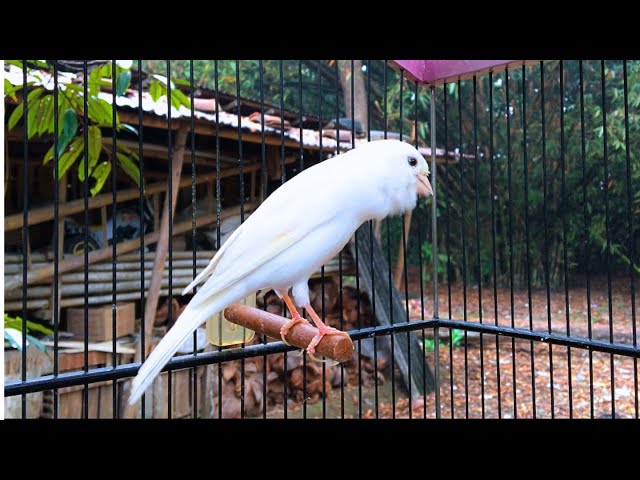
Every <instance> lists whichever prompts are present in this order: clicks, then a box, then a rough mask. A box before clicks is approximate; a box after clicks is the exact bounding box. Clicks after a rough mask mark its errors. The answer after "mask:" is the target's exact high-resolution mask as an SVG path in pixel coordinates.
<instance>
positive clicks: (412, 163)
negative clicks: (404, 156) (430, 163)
mask: <svg viewBox="0 0 640 480" xmlns="http://www.w3.org/2000/svg"><path fill="white" fill-rule="evenodd" d="M409 165H411V166H412V167H415V166H416V165H418V160H416V159H415V158H413V157H411V158H409Z"/></svg>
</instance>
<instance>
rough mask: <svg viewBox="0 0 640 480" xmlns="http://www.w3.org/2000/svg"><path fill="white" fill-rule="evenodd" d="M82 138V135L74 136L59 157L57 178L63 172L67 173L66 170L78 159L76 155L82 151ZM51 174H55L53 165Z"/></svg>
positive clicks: (60, 176)
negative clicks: (67, 148) (67, 147)
mask: <svg viewBox="0 0 640 480" xmlns="http://www.w3.org/2000/svg"><path fill="white" fill-rule="evenodd" d="M82 140H83V139H82V137H78V138H76V139H75V140H74V141H73V142H72V143H71V145H70V146H69V150H68V151H67V152H65V153H64V155H62V157H60V160H59V161H58V171H59V173H58V178H62V177H63V176H64V174H65V173H67V170H69V168H71V166H72V165H73V164H74V163H75V161H76V160H77V159H78V156H79V155H80V154H81V153H82V152H83V151H84V143H83V142H82ZM53 174H54V175H55V167H54V172H53Z"/></svg>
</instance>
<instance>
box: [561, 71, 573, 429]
mask: <svg viewBox="0 0 640 480" xmlns="http://www.w3.org/2000/svg"><path fill="white" fill-rule="evenodd" d="M564 140H565V137H564V62H563V61H562V60H560V174H561V178H560V181H561V185H560V188H561V192H560V196H561V198H562V207H561V212H562V213H561V215H562V254H563V257H562V263H563V265H562V271H563V274H564V280H563V283H564V299H565V309H564V314H565V320H566V332H567V336H570V335H571V320H570V318H571V317H570V313H569V312H570V308H569V307H570V304H569V273H568V265H569V256H568V253H567V204H568V200H567V182H566V169H565V167H566V165H565V157H564V151H565V142H564ZM567 383H568V386H569V418H573V385H572V383H573V379H572V376H571V347H567Z"/></svg>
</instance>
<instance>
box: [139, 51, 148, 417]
mask: <svg viewBox="0 0 640 480" xmlns="http://www.w3.org/2000/svg"><path fill="white" fill-rule="evenodd" d="M143 115H144V110H143V109H142V60H138V158H139V159H140V185H139V187H140V204H139V208H140V318H142V319H144V318H145V317H144V313H145V310H144V309H145V303H146V302H145V294H146V288H145V286H144V271H145V266H144V235H143V233H146V232H145V231H144V223H143V222H144V215H143V212H144V201H145V198H144V139H143ZM144 331H145V327H144V321H143V322H141V324H140V356H141V359H142V362H144V360H145V347H146V338H145V333H144ZM145 402H146V394H144V393H143V394H142V399H141V400H140V410H141V413H140V416H141V417H142V418H145V407H146V405H145Z"/></svg>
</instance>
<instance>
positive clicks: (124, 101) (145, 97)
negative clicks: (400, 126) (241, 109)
mask: <svg viewBox="0 0 640 480" xmlns="http://www.w3.org/2000/svg"><path fill="white" fill-rule="evenodd" d="M4 75H5V78H6V79H7V80H8V81H9V82H10V83H11V84H12V85H16V86H18V85H22V82H23V78H22V69H20V68H18V67H16V66H14V65H9V69H8V70H6V69H5V72H4ZM76 78H77V75H76V74H74V73H69V72H58V86H59V88H60V89H62V90H64V89H65V88H66V85H67V84H69V83H72V82H73V81H74V80H75V79H76ZM27 82H33V84H34V85H41V86H43V87H44V88H46V89H47V90H53V88H54V81H53V75H52V74H50V73H49V72H46V71H41V70H30V71H29V72H28V74H27ZM138 95H139V92H138V91H137V90H135V89H129V90H127V92H126V94H125V95H120V96H116V105H117V107H121V108H130V109H133V110H138V108H139V104H140V100H139V97H138ZM98 97H99V98H101V99H103V100H105V101H106V102H108V103H109V104H112V103H113V95H112V94H111V93H107V92H100V93H99V94H98ZM142 110H143V111H144V112H146V113H151V114H153V115H156V116H158V117H164V118H167V117H168V112H169V105H168V104H167V98H166V96H162V97H160V98H159V99H158V100H155V101H154V100H153V98H151V95H150V94H149V93H148V92H143V93H142ZM217 115H218V122H219V124H220V125H224V126H228V127H231V128H236V129H237V128H238V120H239V121H240V126H241V128H242V130H246V131H251V132H261V131H262V125H261V123H260V122H254V121H252V120H251V119H250V118H249V117H248V116H238V115H237V114H232V113H227V112H225V111H222V110H220V112H218V114H217ZM194 117H195V118H196V119H198V120H202V121H207V122H212V123H215V122H216V113H215V112H213V113H211V112H204V111H202V110H196V109H194ZM171 118H174V119H177V118H191V109H190V108H187V107H185V106H184V105H181V106H180V108H175V107H174V106H171ZM258 118H259V117H258ZM264 130H265V133H266V134H267V135H270V136H276V137H280V135H281V133H280V132H281V131H280V129H277V128H273V127H270V126H269V125H265V126H264ZM283 135H284V137H285V138H289V139H291V140H293V141H295V142H298V143H300V140H301V139H300V128H298V127H291V128H289V129H285V131H284V132H283ZM388 136H389V137H392V136H393V134H392V132H389V134H388ZM362 143H367V139H366V138H364V139H359V138H356V139H355V145H356V146H358V145H360V144H362ZM302 144H303V145H304V146H306V147H316V148H317V147H319V146H320V133H319V131H317V130H311V129H302ZM322 147H323V150H325V149H326V150H332V151H334V152H335V151H336V150H337V148H338V142H337V141H336V140H335V139H333V138H330V137H327V136H324V135H323V136H322ZM351 148H352V144H351V139H349V140H348V141H341V142H340V149H341V150H349V149H351ZM419 151H420V153H421V154H422V155H424V156H425V157H429V156H431V149H430V148H429V147H419ZM436 155H437V156H439V157H444V155H445V151H444V149H441V148H438V149H436ZM449 157H452V158H458V157H459V154H458V151H457V149H456V151H455V152H449ZM465 157H467V155H465Z"/></svg>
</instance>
